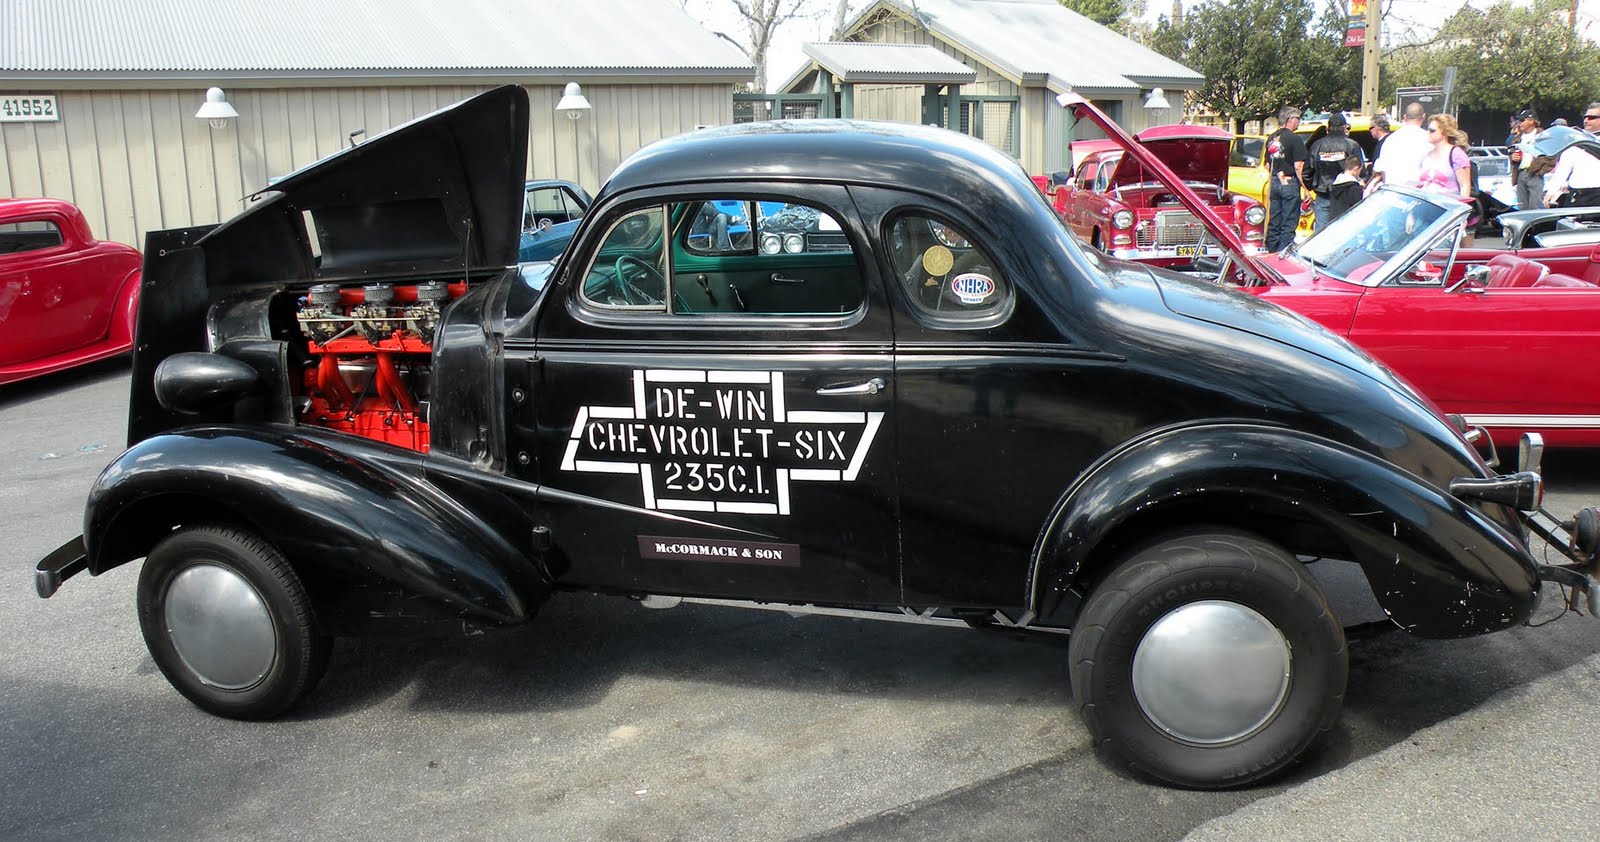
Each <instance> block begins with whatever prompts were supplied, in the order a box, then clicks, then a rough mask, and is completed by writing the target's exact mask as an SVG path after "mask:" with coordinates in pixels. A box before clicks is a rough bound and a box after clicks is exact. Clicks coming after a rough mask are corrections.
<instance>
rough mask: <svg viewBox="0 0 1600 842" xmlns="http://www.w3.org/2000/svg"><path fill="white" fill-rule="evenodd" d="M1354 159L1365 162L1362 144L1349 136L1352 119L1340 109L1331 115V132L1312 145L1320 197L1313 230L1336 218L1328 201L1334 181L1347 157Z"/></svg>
mask: <svg viewBox="0 0 1600 842" xmlns="http://www.w3.org/2000/svg"><path fill="white" fill-rule="evenodd" d="M1346 158H1355V159H1357V160H1359V161H1362V162H1365V160H1366V157H1365V156H1364V155H1363V154H1362V152H1361V144H1359V143H1356V142H1355V141H1354V140H1351V139H1350V121H1349V120H1346V119H1345V116H1344V115H1343V114H1341V113H1340V112H1338V111H1335V112H1333V114H1332V115H1331V116H1330V117H1328V133H1327V134H1326V135H1324V136H1323V137H1321V138H1318V139H1317V140H1316V142H1314V143H1312V144H1311V158H1310V163H1309V166H1310V169H1311V172H1310V176H1311V177H1310V179H1309V181H1310V186H1311V190H1312V192H1314V193H1316V194H1317V198H1316V200H1315V201H1314V202H1312V204H1311V207H1312V208H1313V210H1315V212H1316V222H1315V224H1314V226H1313V227H1312V229H1311V230H1312V231H1321V230H1322V226H1324V225H1327V224H1328V222H1329V221H1331V220H1332V219H1333V214H1332V213H1331V212H1330V211H1329V207H1328V203H1329V201H1330V199H1331V197H1332V192H1333V182H1334V181H1335V180H1337V179H1338V178H1339V176H1341V175H1343V174H1344V170H1345V165H1344V162H1345V159H1346Z"/></svg>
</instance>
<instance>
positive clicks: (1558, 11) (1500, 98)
mask: <svg viewBox="0 0 1600 842" xmlns="http://www.w3.org/2000/svg"><path fill="white" fill-rule="evenodd" d="M1571 9H1572V4H1571V2H1570V0H1534V2H1533V4H1532V5H1531V6H1516V5H1513V4H1512V3H1510V2H1507V0H1501V2H1499V3H1496V4H1495V5H1493V6H1490V7H1489V8H1487V9H1474V8H1472V7H1471V6H1466V7H1463V8H1462V9H1461V10H1460V11H1459V12H1457V13H1456V14H1455V15H1453V16H1451V17H1450V19H1449V20H1447V21H1445V24H1444V26H1443V27H1441V28H1440V30H1439V35H1438V37H1437V38H1435V39H1434V40H1433V41H1431V42H1430V43H1428V44H1425V45H1418V46H1413V47H1400V48H1396V49H1395V50H1394V51H1392V53H1391V55H1390V57H1389V62H1388V64H1389V66H1388V71H1389V72H1388V74H1387V77H1386V79H1385V80H1384V88H1385V90H1386V93H1387V95H1389V96H1392V95H1393V92H1394V88H1395V87H1397V86H1399V87H1406V86H1413V85H1437V84H1439V83H1440V82H1441V81H1442V80H1443V78H1444V68H1445V67H1447V66H1454V67H1455V68H1456V72H1457V76H1456V88H1455V101H1456V102H1457V103H1459V104H1460V105H1461V106H1462V107H1464V108H1469V109H1483V110H1489V111H1516V110H1518V109H1522V108H1528V107H1531V108H1533V109H1534V110H1535V111H1538V112H1540V113H1541V114H1543V115H1547V116H1549V115H1554V114H1556V113H1559V112H1560V111H1563V110H1567V109H1577V108H1581V107H1583V105H1585V104H1586V103H1588V102H1590V101H1591V100H1594V99H1596V98H1597V96H1596V95H1597V94H1600V47H1596V46H1595V45H1594V44H1591V43H1590V42H1588V41H1586V40H1584V39H1583V38H1582V37H1580V36H1578V35H1577V34H1576V33H1574V32H1573V31H1572V28H1571V26H1570V25H1569V23H1568V21H1567V19H1566V18H1565V13H1567V12H1569V11H1570V10H1571Z"/></svg>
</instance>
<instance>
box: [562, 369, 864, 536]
mask: <svg viewBox="0 0 1600 842" xmlns="http://www.w3.org/2000/svg"><path fill="white" fill-rule="evenodd" d="M632 381H633V404H632V405H631V406H581V407H579V408H578V417H577V418H576V419H575V420H574V421H573V424H572V434H571V436H570V437H569V438H568V440H567V448H566V453H565V455H564V456H563V458H562V460H561V470H563V471H577V472H586V473H602V474H634V475H637V476H638V477H639V488H640V493H641V495H642V497H643V502H644V507H645V508H647V509H655V510H658V511H679V512H720V513H737V514H752V515H787V514H790V509H789V489H790V484H791V483H795V482H854V481H855V479H856V477H857V476H859V475H860V473H861V467H862V465H863V464H864V463H865V462H866V459H867V453H868V452H869V451H870V450H871V449H872V441H873V439H874V438H876V436H877V434H878V427H879V426H880V425H882V423H883V415H884V413H882V412H848V411H832V410H829V411H824V410H801V409H789V408H787V407H785V406H784V394H783V372H781V371H770V372H769V371H683V370H675V369H674V370H667V369H636V370H635V371H634V372H633V378H632ZM700 543H707V542H704V541H702V542H700Z"/></svg>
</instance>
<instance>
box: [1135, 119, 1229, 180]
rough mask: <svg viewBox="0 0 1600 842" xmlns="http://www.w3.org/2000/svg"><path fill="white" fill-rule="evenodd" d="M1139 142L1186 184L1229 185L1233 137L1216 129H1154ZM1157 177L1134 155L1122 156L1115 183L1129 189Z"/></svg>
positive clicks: (1146, 133) (1194, 127)
mask: <svg viewBox="0 0 1600 842" xmlns="http://www.w3.org/2000/svg"><path fill="white" fill-rule="evenodd" d="M1138 140H1139V143H1141V144H1143V146H1144V148H1145V149H1147V150H1149V151H1150V154H1152V155H1154V156H1155V157H1157V158H1160V159H1161V162H1162V163H1163V164H1166V165H1167V166H1168V167H1169V168H1171V170H1172V171H1173V173H1175V174H1176V175H1177V176H1178V177H1179V178H1181V179H1183V180H1184V181H1186V182H1191V181H1198V182H1202V183H1205V184H1215V185H1217V186H1218V187H1221V186H1224V185H1226V184H1227V183H1228V152H1229V150H1231V149H1232V148H1233V135H1232V134H1229V133H1228V132H1227V131H1226V130H1224V129H1219V128H1216V127H1214V126H1154V127H1152V128H1148V129H1145V130H1144V131H1142V132H1140V133H1139V134H1138ZM1154 180H1156V179H1155V176H1154V175H1153V174H1152V173H1150V172H1148V171H1147V170H1146V168H1145V167H1143V166H1141V165H1140V163H1139V161H1138V159H1137V158H1135V157H1134V156H1131V155H1124V156H1122V160H1121V161H1119V162H1118V164H1117V169H1116V171H1115V172H1113V173H1112V174H1111V183H1112V184H1114V185H1116V186H1118V187H1128V186H1131V185H1135V184H1141V183H1144V182H1147V181H1154Z"/></svg>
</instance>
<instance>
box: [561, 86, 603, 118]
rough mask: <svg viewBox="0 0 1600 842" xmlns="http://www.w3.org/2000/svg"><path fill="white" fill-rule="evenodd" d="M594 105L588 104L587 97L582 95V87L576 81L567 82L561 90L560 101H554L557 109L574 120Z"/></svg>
mask: <svg viewBox="0 0 1600 842" xmlns="http://www.w3.org/2000/svg"><path fill="white" fill-rule="evenodd" d="M593 107H594V106H592V105H590V104H589V99H588V97H585V96H584V95H583V88H580V87H578V83H577V82H568V83H567V87H566V89H565V90H563V91H562V92H561V101H560V102H558V103H556V110H557V111H564V112H566V114H567V116H568V117H571V118H572V119H574V120H576V119H578V118H579V117H582V116H583V112H585V111H588V110H589V109H591V108H593Z"/></svg>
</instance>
